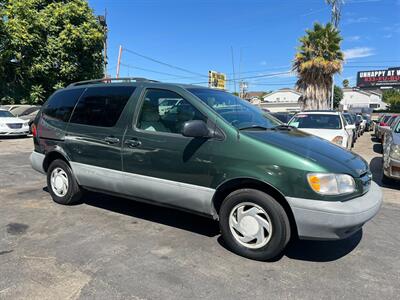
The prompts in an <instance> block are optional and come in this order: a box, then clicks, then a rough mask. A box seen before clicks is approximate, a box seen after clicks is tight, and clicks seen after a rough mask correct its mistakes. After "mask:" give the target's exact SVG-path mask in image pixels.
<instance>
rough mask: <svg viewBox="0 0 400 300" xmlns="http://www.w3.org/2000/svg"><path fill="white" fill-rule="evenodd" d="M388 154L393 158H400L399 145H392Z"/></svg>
mask: <svg viewBox="0 0 400 300" xmlns="http://www.w3.org/2000/svg"><path fill="white" fill-rule="evenodd" d="M389 156H390V157H391V158H394V159H400V145H392V147H390V154H389Z"/></svg>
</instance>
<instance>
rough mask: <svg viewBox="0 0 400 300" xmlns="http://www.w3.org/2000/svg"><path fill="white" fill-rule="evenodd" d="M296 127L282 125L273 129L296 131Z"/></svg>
mask: <svg viewBox="0 0 400 300" xmlns="http://www.w3.org/2000/svg"><path fill="white" fill-rule="evenodd" d="M295 128H296V127H294V126H290V125H286V124H281V125H277V126H275V127H273V128H272V129H277V130H292V129H295Z"/></svg>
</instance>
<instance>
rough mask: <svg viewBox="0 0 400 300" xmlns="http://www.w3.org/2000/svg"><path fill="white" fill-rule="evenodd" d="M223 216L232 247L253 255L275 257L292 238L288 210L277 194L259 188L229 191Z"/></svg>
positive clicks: (225, 234)
mask: <svg viewBox="0 0 400 300" xmlns="http://www.w3.org/2000/svg"><path fill="white" fill-rule="evenodd" d="M219 218H220V221H219V224H220V229H221V233H222V237H223V239H224V241H225V243H226V245H227V246H228V248H229V249H231V250H232V251H233V252H235V253H237V254H239V255H241V256H244V257H247V258H250V259H255V260H261V261H266V260H270V259H273V258H275V257H277V256H279V255H280V254H281V253H282V252H283V250H284V249H285V247H286V245H287V243H288V241H289V239H290V223H289V219H288V217H287V215H286V213H285V210H284V209H283V207H282V206H281V205H280V204H279V203H278V202H277V201H276V200H275V199H274V198H273V197H271V196H269V195H268V194H266V193H264V192H261V191H258V190H253V189H241V190H238V191H235V192H233V193H231V194H230V195H228V197H226V199H225V200H224V201H223V203H222V205H221V209H220V214H219Z"/></svg>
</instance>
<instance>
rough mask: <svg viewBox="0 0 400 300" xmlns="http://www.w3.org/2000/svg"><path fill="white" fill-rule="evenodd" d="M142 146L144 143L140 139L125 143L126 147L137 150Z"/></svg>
mask: <svg viewBox="0 0 400 300" xmlns="http://www.w3.org/2000/svg"><path fill="white" fill-rule="evenodd" d="M141 144H142V142H141V141H139V140H138V139H130V140H126V141H125V145H127V146H128V147H129V148H135V147H138V146H140V145H141Z"/></svg>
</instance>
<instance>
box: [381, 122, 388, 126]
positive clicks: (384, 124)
mask: <svg viewBox="0 0 400 300" xmlns="http://www.w3.org/2000/svg"><path fill="white" fill-rule="evenodd" d="M379 126H387V124H386V123H385V122H379Z"/></svg>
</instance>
